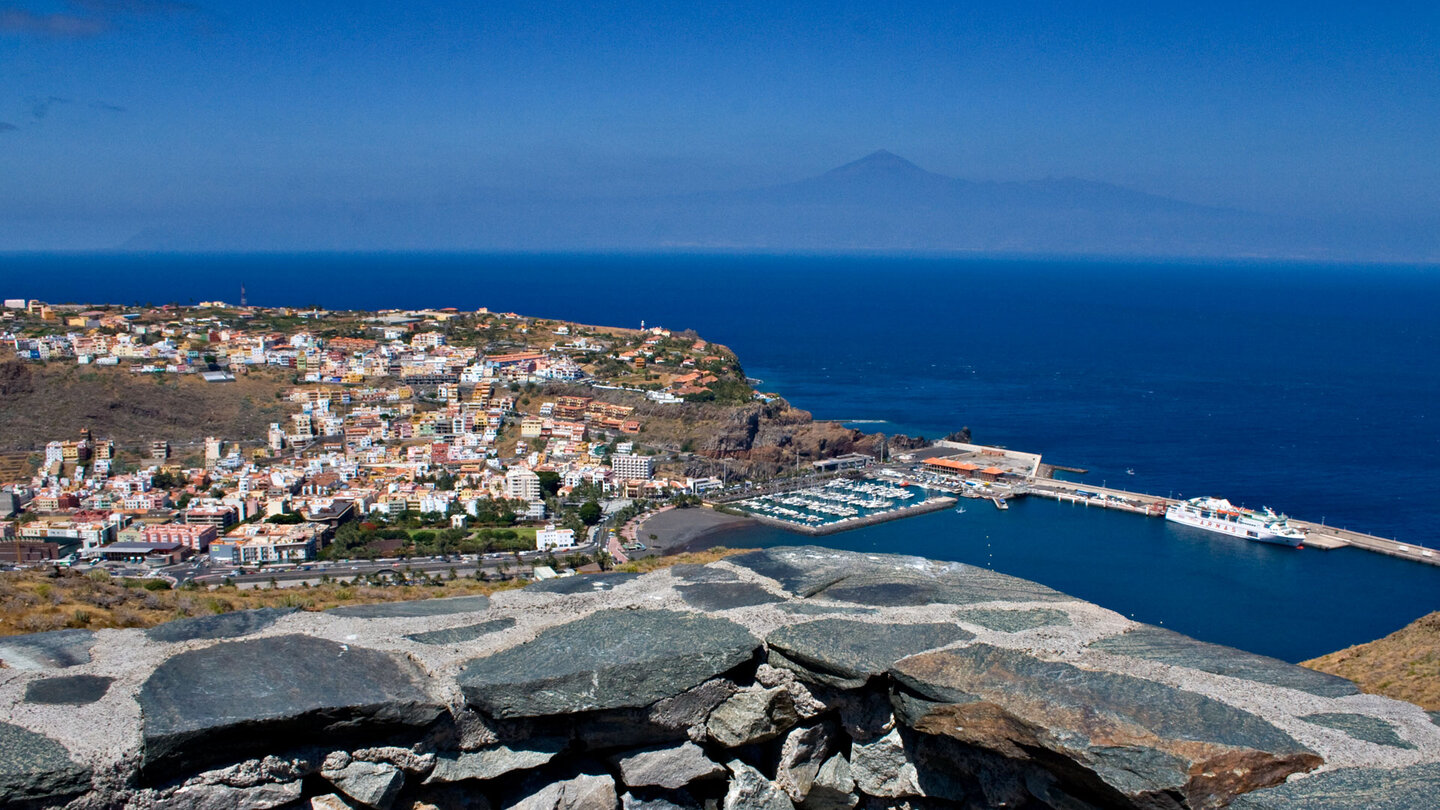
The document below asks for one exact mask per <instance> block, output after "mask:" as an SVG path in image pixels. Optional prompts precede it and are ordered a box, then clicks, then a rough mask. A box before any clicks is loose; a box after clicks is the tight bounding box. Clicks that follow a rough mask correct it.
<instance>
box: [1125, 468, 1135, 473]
mask: <svg viewBox="0 0 1440 810" xmlns="http://www.w3.org/2000/svg"><path fill="white" fill-rule="evenodd" d="M1125 474H1126V475H1134V474H1135V468H1134V467H1127V468H1125Z"/></svg>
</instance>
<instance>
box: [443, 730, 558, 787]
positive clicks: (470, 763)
mask: <svg viewBox="0 0 1440 810" xmlns="http://www.w3.org/2000/svg"><path fill="white" fill-rule="evenodd" d="M566 745H567V741H566V740H562V739H559V738H548V737H546V738H536V739H531V740H526V741H525V744H524V745H520V744H518V743H517V744H516V745H515V746H513V747H512V746H508V745H492V746H489V747H487V748H481V749H480V750H478V751H462V752H460V753H458V754H454V755H447V756H442V757H437V758H436V760H435V769H434V770H432V771H431V772H430V775H429V776H427V777H426V778H425V784H427V785H431V784H438V783H445V782H462V781H465V780H467V779H480V780H484V779H494V778H496V777H500V776H504V775H505V774H507V773H513V772H515V771H519V770H526V769H529V768H538V767H540V766H541V765H544V764H545V763H547V762H549V761H550V760H552V759H554V758H555V756H556V755H557V754H559V753H560V752H561V751H563V750H564V749H565V746H566Z"/></svg>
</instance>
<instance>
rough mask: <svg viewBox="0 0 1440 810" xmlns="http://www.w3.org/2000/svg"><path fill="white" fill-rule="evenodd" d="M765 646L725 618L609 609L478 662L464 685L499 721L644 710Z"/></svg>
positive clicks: (469, 699) (472, 699)
mask: <svg viewBox="0 0 1440 810" xmlns="http://www.w3.org/2000/svg"><path fill="white" fill-rule="evenodd" d="M759 647H760V642H759V641H758V640H756V639H755V637H754V636H752V635H750V632H749V631H748V630H746V629H745V628H744V627H741V626H740V625H738V624H735V623H734V622H731V621H728V620H726V619H718V618H712V617H709V616H700V615H697V614H693V613H679V612H675V611H668V610H604V611H599V612H596V613H592V614H591V615H589V616H586V617H584V618H582V619H579V620H577V621H573V622H570V623H569V624H564V625H560V626H559V627H552V628H550V629H548V630H545V631H543V632H541V633H540V634H539V635H538V636H537V637H536V638H535V639H534V640H533V641H530V642H527V643H525V644H522V645H520V646H518V647H512V648H510V649H508V650H501V651H500V652H496V653H493V654H491V655H488V656H485V657H482V658H476V659H473V660H471V661H470V662H469V663H468V664H467V665H466V666H465V669H464V671H463V672H462V673H461V674H460V677H459V679H458V680H459V683H460V686H461V689H462V690H463V692H464V694H465V699H466V701H467V702H468V703H469V704H470V705H471V706H474V707H476V708H479V709H481V710H483V711H485V712H487V713H489V714H490V715H491V716H494V717H502V718H510V717H539V716H545V715H554V714H565V713H569V712H582V711H592V710H599V709H620V708H640V707H643V706H648V705H650V704H652V703H654V702H656V701H658V700H660V699H662V698H667V697H671V696H674V695H678V694H680V693H681V692H684V691H685V690H687V689H690V688H692V687H695V686H698V685H700V684H701V683H704V682H705V681H707V680H709V679H710V678H713V677H714V676H716V675H719V674H721V673H723V672H726V671H728V670H731V669H734V668H735V667H737V666H739V665H741V664H743V663H745V662H746V661H749V660H750V659H751V658H752V657H753V656H754V655H755V652H756V650H757V649H759Z"/></svg>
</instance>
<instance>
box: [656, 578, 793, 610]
mask: <svg viewBox="0 0 1440 810" xmlns="http://www.w3.org/2000/svg"><path fill="white" fill-rule="evenodd" d="M675 590H676V591H678V592H679V593H680V598H681V599H684V600H685V603H686V604H688V605H690V606H691V607H695V608H699V609H700V610H710V611H717V610H732V609H734V608H742V607H750V606H752V605H766V604H771V603H773V602H783V601H785V598H784V597H781V596H776V595H775V594H773V593H770V592H769V591H767V590H765V589H764V588H762V587H760V586H759V585H756V584H755V583H753V582H700V583H696V584H694V585H681V586H679V587H677V588H676V589H675Z"/></svg>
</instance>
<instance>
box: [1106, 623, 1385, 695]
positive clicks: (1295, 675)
mask: <svg viewBox="0 0 1440 810" xmlns="http://www.w3.org/2000/svg"><path fill="white" fill-rule="evenodd" d="M1090 649H1092V650H1101V651H1104V652H1107V653H1112V654H1115V655H1127V656H1130V657H1131V658H1143V659H1145V660H1147V661H1159V662H1161V663H1164V664H1170V665H1172V666H1180V667H1188V668H1190V669H1198V670H1200V671H1201V672H1209V673H1212V674H1214V675H1225V676H1227V677H1231V678H1240V679H1242V680H1247V681H1258V682H1260V683H1266V684H1270V685H1271V686H1284V687H1287V688H1290V689H1298V690H1300V691H1302V692H1309V693H1310V694H1312V695H1319V696H1321V697H1344V696H1345V695H1358V694H1360V689H1359V688H1358V687H1357V686H1355V684H1354V683H1352V682H1350V681H1348V680H1346V679H1344V678H1341V677H1338V676H1335V675H1330V674H1327V673H1324V672H1316V671H1315V670H1313V669H1306V668H1305V667H1298V666H1295V665H1294V664H1290V663H1287V662H1285V661H1281V660H1280V659H1278V658H1268V657H1266V656H1263V655H1256V654H1255V653H1249V652H1245V651H1243V650H1237V649H1234V648H1232V647H1222V646H1221V645H1219V644H1209V643H1207V642H1204V641H1198V640H1196V639H1193V638H1190V637H1189V636H1184V635H1181V634H1179V633H1176V632H1175V631H1173V630H1166V629H1165V628H1163V627H1150V626H1142V627H1137V628H1135V629H1134V630H1131V631H1130V632H1128V633H1122V634H1120V635H1118V636H1110V637H1109V638H1102V639H1100V640H1098V641H1095V642H1092V643H1091V644H1090Z"/></svg>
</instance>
